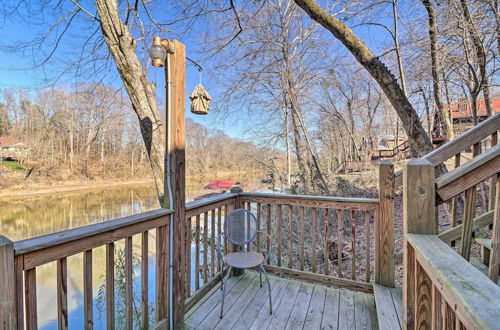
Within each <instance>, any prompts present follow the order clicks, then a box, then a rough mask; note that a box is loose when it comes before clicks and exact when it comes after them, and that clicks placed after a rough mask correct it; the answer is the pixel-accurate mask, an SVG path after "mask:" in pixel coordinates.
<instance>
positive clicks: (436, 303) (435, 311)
mask: <svg viewBox="0 0 500 330" xmlns="http://www.w3.org/2000/svg"><path fill="white" fill-rule="evenodd" d="M442 300H443V298H442V297H441V293H439V290H438V289H437V288H436V287H435V286H434V285H433V286H432V329H442V328H443V315H442V310H443V308H442V306H441V304H442Z"/></svg>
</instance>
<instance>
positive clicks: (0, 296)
mask: <svg viewBox="0 0 500 330" xmlns="http://www.w3.org/2000/svg"><path fill="white" fill-rule="evenodd" d="M14 280H15V276H14V247H13V244H12V242H11V241H10V240H9V239H7V238H5V237H3V236H0V328H2V329H16V328H17V317H16V291H15V287H16V286H15V284H14V283H15V281H14Z"/></svg>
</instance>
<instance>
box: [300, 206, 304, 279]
mask: <svg viewBox="0 0 500 330" xmlns="http://www.w3.org/2000/svg"><path fill="white" fill-rule="evenodd" d="M299 218H300V256H299V258H300V270H304V232H305V223H304V208H303V207H300V208H299Z"/></svg>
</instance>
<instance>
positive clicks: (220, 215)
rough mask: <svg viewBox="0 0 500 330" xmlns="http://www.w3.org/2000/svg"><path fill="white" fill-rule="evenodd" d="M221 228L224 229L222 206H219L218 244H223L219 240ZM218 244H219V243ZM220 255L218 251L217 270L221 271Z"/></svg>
mask: <svg viewBox="0 0 500 330" xmlns="http://www.w3.org/2000/svg"><path fill="white" fill-rule="evenodd" d="M221 230H222V208H221V207H219V209H218V210H217V242H218V244H221V246H222V242H219V239H221V237H222V236H221ZM217 246H218V245H217ZM220 261H221V260H220V256H219V251H217V270H218V271H219V272H220V271H221V270H222V269H221V264H220Z"/></svg>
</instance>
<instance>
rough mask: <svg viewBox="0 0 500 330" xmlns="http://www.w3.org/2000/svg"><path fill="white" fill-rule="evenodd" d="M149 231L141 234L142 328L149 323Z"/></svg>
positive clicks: (146, 326)
mask: <svg viewBox="0 0 500 330" xmlns="http://www.w3.org/2000/svg"><path fill="white" fill-rule="evenodd" d="M148 238H149V232H148V231H145V232H143V233H142V235H141V308H142V328H143V329H147V328H148V325H149V308H148V307H149V306H148V305H149V302H148V266H149V265H148V257H149V256H148V252H149V244H148Z"/></svg>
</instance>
